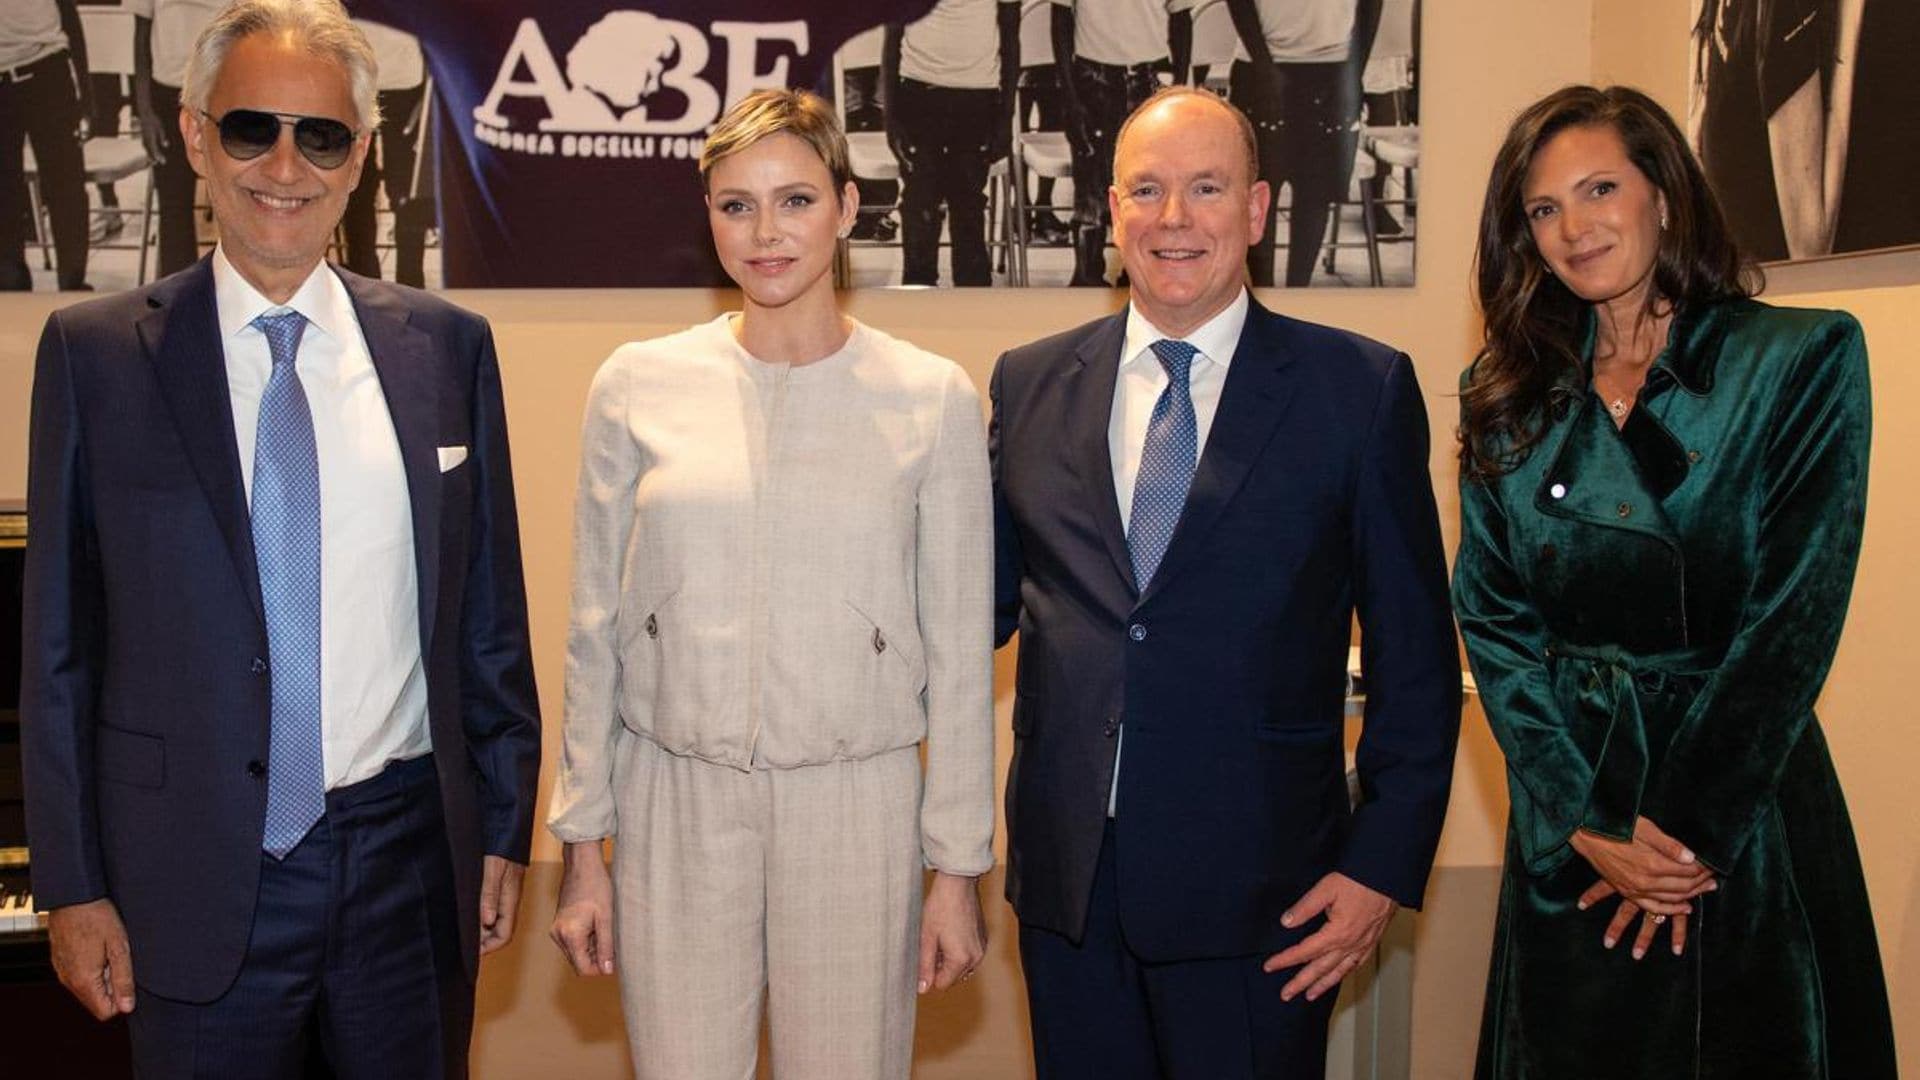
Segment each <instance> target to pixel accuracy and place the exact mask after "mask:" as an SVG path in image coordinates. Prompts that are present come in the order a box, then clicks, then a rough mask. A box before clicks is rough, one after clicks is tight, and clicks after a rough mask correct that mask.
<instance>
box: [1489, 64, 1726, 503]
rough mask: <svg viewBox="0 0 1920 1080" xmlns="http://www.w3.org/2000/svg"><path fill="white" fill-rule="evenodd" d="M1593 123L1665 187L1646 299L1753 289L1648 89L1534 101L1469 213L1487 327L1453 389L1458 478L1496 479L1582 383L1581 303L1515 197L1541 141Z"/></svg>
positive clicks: (1701, 177)
mask: <svg viewBox="0 0 1920 1080" xmlns="http://www.w3.org/2000/svg"><path fill="white" fill-rule="evenodd" d="M1600 124H1604V125H1607V126H1608V127H1611V128H1613V130H1614V131H1616V132H1618V133H1619V135H1620V138H1621V141H1623V142H1624V143H1625V144H1626V149H1627V157H1628V159H1629V160H1631V161H1632V162H1633V164H1634V165H1635V166H1636V167H1637V168H1639V170H1640V171H1641V173H1643V174H1644V175H1645V176H1646V178H1647V179H1648V180H1649V181H1651V182H1652V184H1653V186H1654V187H1655V188H1657V189H1658V190H1659V191H1660V192H1661V193H1662V194H1664V195H1665V196H1666V202H1667V228H1666V229H1665V230H1664V231H1663V232H1662V233H1661V234H1660V243H1659V248H1658V250H1657V251H1656V253H1655V256H1654V267H1653V289H1652V290H1651V291H1650V293H1649V297H1648V303H1649V304H1671V305H1672V306H1673V308H1674V310H1675V312H1676V313H1678V312H1680V311H1684V310H1686V309H1687V308H1690V307H1693V306H1695V305H1699V304H1704V303H1710V302H1712V301H1715V300H1722V299H1727V298H1730V297H1736V296H1752V295H1753V294H1754V293H1756V292H1758V291H1759V290H1760V286H1761V278H1760V275H1759V271H1758V270H1757V269H1755V268H1754V267H1753V266H1752V265H1751V264H1749V263H1747V262H1746V261H1745V260H1744V259H1743V258H1742V257H1741V255H1740V251H1739V249H1738V247H1736V246H1735V244H1734V242H1733V237H1732V235H1731V234H1730V233H1729V232H1728V231H1727V223H1726V219H1725V217H1723V216H1722V215H1721V213H1720V205H1719V203H1717V202H1715V201H1714V197H1713V191H1712V189H1710V188H1709V187H1708V186H1707V178H1706V175H1705V174H1704V173H1703V172H1701V169H1700V163H1699V162H1697V161H1695V160H1694V157H1693V154H1692V152H1691V151H1689V150H1688V149H1687V143H1686V138H1685V137H1684V136H1682V135H1681V134H1680V128H1679V127H1678V126H1677V125H1676V124H1674V122H1673V118H1672V117H1671V116H1668V115H1667V112H1666V110H1664V109H1662V108H1661V107H1660V106H1659V105H1658V104H1656V103H1655V102H1654V101H1653V99H1652V98H1649V97H1648V96H1647V95H1645V94H1643V93H1641V92H1640V91H1638V90H1635V89H1633V88H1632V87H1627V86H1611V87H1607V88H1606V89H1604V90H1603V89H1598V88H1595V87H1592V86H1568V87H1565V88H1563V89H1560V90H1556V91H1554V92H1553V93H1551V94H1548V95H1547V96H1546V97H1544V98H1541V99H1540V100H1539V101H1537V102H1534V103H1533V104H1532V105H1530V106H1528V107H1527V109H1526V110H1525V111H1524V112H1522V113H1521V114H1520V115H1519V117H1518V118H1516V119H1515V120H1514V122H1513V126H1512V127H1510V128H1509V129H1507V137H1506V141H1505V142H1504V143H1502V144H1501V147H1500V153H1499V155H1498V156H1496V157H1495V158H1494V161H1493V173H1492V175H1490V176H1489V177H1488V178H1487V194H1486V200H1485V202H1484V203H1483V204H1482V206H1481V210H1480V238H1479V248H1478V250H1477V251H1476V252H1475V255H1474V273H1475V277H1476V278H1477V283H1476V285H1477V299H1478V301H1479V304H1480V313H1481V317H1482V320H1483V322H1484V324H1485V327H1486V336H1485V340H1484V342H1483V343H1482V345H1481V348H1480V354H1479V356H1478V357H1476V358H1475V360H1474V366H1473V371H1472V373H1471V375H1470V376H1469V377H1468V380H1467V383H1466V385H1465V386H1464V387H1463V388H1462V389H1461V392H1460V431H1459V437H1460V467H1461V470H1462V472H1463V474H1465V475H1467V476H1469V477H1473V478H1476V479H1487V478H1491V477H1496V476H1499V475H1501V474H1503V473H1506V472H1508V471H1511V470H1512V469H1513V468H1515V467H1516V466H1518V465H1519V464H1520V463H1521V462H1522V461H1525V460H1526V458H1527V455H1528V454H1529V453H1531V452H1532V450H1533V447H1534V445H1535V444H1536V443H1538V442H1539V441H1540V438H1541V436H1542V435H1543V434H1544V433H1545V431H1546V426H1547V417H1548V415H1549V412H1550V411H1551V410H1552V409H1553V408H1554V407H1556V406H1557V405H1558V404H1559V402H1558V401H1557V400H1556V395H1558V396H1565V395H1566V394H1567V389H1566V388H1567V387H1568V386H1570V385H1571V386H1573V387H1576V388H1577V387H1580V386H1581V384H1582V382H1583V380H1582V379H1580V378H1578V377H1577V374H1578V373H1579V372H1580V370H1581V358H1580V347H1581V333H1582V329H1583V321H1582V320H1583V317H1584V315H1585V313H1586V310H1587V308H1588V304H1587V302H1586V301H1584V300H1582V299H1580V298H1579V297H1578V296H1576V295H1574V293H1573V291H1572V290H1570V289H1568V288H1567V286H1566V285H1565V284H1564V283H1562V282H1561V281H1560V279H1559V278H1556V277H1554V276H1553V275H1552V274H1549V273H1547V270H1546V263H1545V261H1544V260H1543V259H1542V258H1541V256H1540V252H1539V249H1538V248H1536V247H1535V246H1534V243H1533V231H1532V229H1530V228H1529V227H1528V223H1527V215H1526V210H1525V208H1524V207H1523V206H1522V205H1521V200H1522V197H1523V193H1524V187H1525V184H1526V179H1527V171H1528V169H1529V168H1530V167H1531V166H1532V164H1533V159H1534V155H1536V154H1538V153H1539V152H1540V148H1541V147H1543V146H1545V145H1546V144H1547V142H1548V141H1549V140H1550V139H1552V138H1553V137H1554V136H1555V135H1557V134H1559V133H1560V132H1561V131H1563V130H1565V129H1567V128H1570V127H1585V126H1590V125H1600ZM1576 392H1577V391H1576Z"/></svg>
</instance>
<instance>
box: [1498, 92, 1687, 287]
mask: <svg viewBox="0 0 1920 1080" xmlns="http://www.w3.org/2000/svg"><path fill="white" fill-rule="evenodd" d="M1521 200H1522V201H1521V206H1522V208H1523V209H1524V210H1525V211H1526V215H1527V227H1528V228H1529V229H1530V230H1531V231H1532V234H1533V243H1534V246H1535V247H1536V248H1537V249H1538V250H1539V252H1540V257H1541V258H1542V259H1544V260H1546V264H1547V268H1548V269H1549V270H1552V271H1553V273H1554V276H1556V277H1558V278H1559V279H1560V280H1561V281H1562V282H1563V283H1565V285H1566V286H1567V288H1569V289H1571V290H1573V293H1574V295H1576V296H1578V297H1580V298H1581V299H1582V300H1585V301H1588V302H1589V303H1594V304H1608V305H1615V306H1616V309H1617V310H1620V311H1623V312H1626V311H1638V310H1642V309H1644V307H1645V304H1646V301H1647V298H1648V293H1649V290H1651V289H1652V287H1653V267H1654V261H1655V258H1656V257H1657V256H1658V255H1659V253H1660V230H1661V225H1660V221H1661V215H1662V214H1663V213H1664V212H1665V209H1666V196H1664V195H1662V194H1661V193H1660V191H1659V189H1657V188H1655V187H1654V186H1653V182H1652V181H1650V180H1648V179H1647V176H1646V174H1645V173H1643V172H1641V171H1640V169H1639V167H1638V166H1636V165H1635V164H1634V163H1633V160H1632V159H1631V158H1629V157H1628V156H1627V146H1626V143H1625V142H1623V141H1622V140H1621V138H1620V133H1619V132H1617V131H1615V130H1614V129H1613V127H1612V126H1611V125H1608V124H1593V125H1587V126H1582V127H1570V128H1566V129H1564V130H1562V131H1560V132H1558V133H1557V134H1555V135H1554V136H1553V137H1552V138H1551V139H1548V140H1547V142H1546V144H1545V145H1544V146H1542V147H1540V149H1539V151H1538V152H1536V153H1535V154H1534V157H1533V163H1532V165H1531V166H1530V167H1529V168H1528V169H1527V176H1526V181H1525V183H1524V184H1523V185H1522V187H1521Z"/></svg>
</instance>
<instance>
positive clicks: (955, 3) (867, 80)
mask: <svg viewBox="0 0 1920 1080" xmlns="http://www.w3.org/2000/svg"><path fill="white" fill-rule="evenodd" d="M80 2H81V3H83V4H86V5H87V6H82V7H80V8H79V9H78V10H79V12H80V16H79V19H78V20H77V22H76V20H75V19H74V17H73V16H71V15H69V14H65V12H67V11H70V10H71V9H72V6H73V3H74V0H19V3H21V4H25V5H27V7H29V8H32V9H33V12H34V15H35V18H34V19H26V18H13V17H11V16H9V17H7V18H0V55H5V56H12V55H14V54H15V53H18V54H19V55H20V56H21V57H22V58H23V59H25V60H27V61H30V62H42V61H44V62H46V63H47V64H48V65H49V66H57V67H59V68H60V70H61V71H62V72H63V73H65V74H67V76H68V78H67V80H66V81H67V83H69V84H75V85H77V79H76V78H75V76H76V75H77V73H78V65H77V64H76V63H73V60H74V57H75V53H76V52H77V50H73V49H71V48H68V47H67V37H78V38H80V39H81V40H82V41H83V42H84V44H85V45H86V49H85V52H86V53H87V54H88V57H89V59H90V61H91V64H90V68H91V70H90V72H89V85H90V86H92V87H93V88H94V89H93V92H92V94H91V98H90V100H91V103H92V105H93V109H92V112H93V114H94V115H93V116H91V117H90V118H89V119H90V121H91V122H90V124H87V125H80V124H78V116H77V112H76V110H77V108H78V106H79V104H80V102H81V101H82V100H83V99H86V98H87V95H83V94H80V93H79V92H78V90H77V89H76V90H75V91H74V92H73V93H72V94H71V95H70V97H71V100H70V101H69V100H67V99H65V98H63V99H62V101H61V102H57V103H54V104H51V105H39V104H33V103H26V99H25V98H24V97H22V96H20V95H17V94H16V95H12V96H0V112H9V111H10V114H9V115H0V135H3V136H4V138H5V139H6V140H9V141H10V142H11V143H12V144H13V145H15V146H18V145H20V144H21V143H22V142H23V140H24V136H23V134H22V133H23V132H26V131H28V130H31V132H32V133H33V138H35V139H38V140H40V142H37V143H36V144H35V149H36V150H40V149H41V148H42V146H46V147H57V148H58V149H59V150H61V151H71V150H72V149H73V148H74V147H73V144H72V140H73V138H74V132H75V129H76V127H84V128H85V129H86V130H83V131H81V132H80V133H79V134H80V136H81V138H82V139H84V140H87V141H86V145H85V147H84V149H85V154H86V158H87V161H88V162H89V167H91V165H92V163H93V162H94V161H95V160H96V159H98V158H99V157H101V156H102V153H103V152H105V151H109V150H110V151H112V152H113V153H115V154H118V155H120V159H121V160H123V161H125V163H126V165H125V167H124V168H123V169H122V170H120V171H119V172H118V173H117V174H116V175H115V176H113V177H112V178H110V179H109V180H107V181H106V182H103V183H97V184H83V183H82V182H81V180H80V178H79V177H78V176H77V175H76V174H75V172H74V170H73V169H72V168H71V167H70V166H71V163H72V161H73V160H75V155H73V154H72V153H46V152H44V151H42V152H41V153H40V155H39V156H40V158H42V159H44V160H45V162H46V164H45V165H44V166H35V165H34V164H33V160H34V159H32V158H29V159H28V161H27V164H26V165H25V166H24V172H23V178H24V181H25V183H24V184H17V185H10V184H9V183H8V182H7V179H6V177H3V176H0V194H13V193H17V192H24V194H25V196H26V199H25V200H24V201H25V203H26V205H24V206H22V208H21V212H20V213H18V214H14V215H12V216H11V217H10V218H9V220H10V221H11V222H14V223H20V224H22V226H23V229H22V235H21V236H20V237H19V239H18V240H17V241H16V240H15V238H14V237H13V235H12V234H10V233H9V232H7V231H6V230H4V229H0V285H3V286H10V287H16V288H21V287H40V288H52V287H55V286H56V285H59V284H66V285H72V284H76V283H78V282H79V281H81V280H85V281H86V282H87V283H89V284H90V285H92V286H93V287H97V288H115V287H124V286H127V285H131V284H135V283H138V282H142V281H146V280H151V279H152V278H154V277H158V276H161V275H164V274H167V273H171V272H174V271H176V270H178V269H181V268H183V267H185V266H186V265H188V264H190V263H192V262H193V261H194V260H195V259H197V258H199V257H201V256H202V255H204V254H205V252H206V251H207V250H209V249H210V248H211V247H212V245H213V244H214V243H216V242H217V240H218V237H217V236H215V235H214V234H213V226H212V223H211V221H210V220H208V219H207V216H206V215H205V214H204V213H202V212H199V211H197V210H196V203H199V202H203V201H204V200H203V199H201V198H199V197H197V196H196V190H195V179H196V178H195V177H194V175H193V172H192V169H191V167H190V166H189V165H188V163H187V161H186V157H185V155H184V154H182V153H181V152H180V151H179V147H178V146H177V145H176V144H177V142H178V140H179V135H178V130H177V125H176V123H175V118H176V117H177V114H178V111H179V108H180V83H181V82H182V76H183V75H184V72H185V68H186V62H187V57H188V55H189V53H190V51H191V49H192V44H193V41H194V38H195V37H196V36H197V34H198V33H199V31H200V29H201V28H202V27H204V26H205V25H206V24H207V22H208V21H209V20H211V18H212V17H213V15H214V13H216V12H217V11H218V10H219V9H220V8H221V7H222V6H223V0H80ZM346 2H347V6H348V8H349V10H350V11H351V12H352V13H353V14H354V16H355V17H356V20H357V21H359V22H361V24H362V26H363V28H365V29H366V30H367V32H368V35H369V38H370V39H371V41H372V43H373V45H374V47H375V51H376V54H377V56H378V59H379V63H380V82H379V89H380V99H381V107H382V113H383V121H382V124H381V127H380V130H379V131H378V132H376V133H375V136H374V152H373V153H372V155H371V156H370V159H369V161H370V165H371V167H370V168H369V169H368V170H367V173H366V175H365V176H364V177H363V179H362V183H361V184H360V188H359V190H358V191H357V192H356V193H355V198H354V200H353V202H352V204H351V206H350V207H349V211H348V214H347V219H346V221H345V222H344V223H343V226H342V229H341V231H340V235H339V242H338V244H337V247H336V250H335V252H334V257H335V258H337V259H338V260H339V261H340V262H342V263H343V264H344V265H347V266H349V267H351V268H352V269H355V270H356V271H359V272H361V273H371V274H379V275H381V276H388V277H394V278H397V279H398V280H401V281H403V282H407V283H409V284H419V285H424V286H427V287H430V288H438V287H448V288H511V287H620V286H695V287H698V286H724V285H726V284H728V282H727V280H726V278H725V276H724V275H723V273H722V272H721V270H720V267H719V264H718V261H717V260H716V259H715V257H714V254H713V247H712V242H711V239H710V236H709V233H708V226H707V218H706V212H705V209H704V207H703V205H702V201H701V189H700V182H699V173H698V167H697V165H698V159H699V156H700V152H701V149H702V148H703V146H704V145H705V138H706V134H707V132H708V131H709V130H710V129H711V127H712V125H713V123H714V122H715V121H716V120H717V119H718V118H719V116H720V115H721V113H722V112H723V111H724V110H725V109H726V108H727V107H728V106H730V105H732V104H733V103H734V102H736V101H738V100H740V99H741V98H742V97H745V96H746V95H747V94H749V93H751V92H752V91H754V90H757V89H761V88H765V87H778V86H794V87H805V88H809V89H813V90H815V91H817V92H819V93H820V94H821V95H822V96H824V97H827V98H828V99H829V100H831V101H832V102H833V103H834V105H835V107H836V109H837V110H838V111H839V113H840V115H841V116H842V118H843V119H844V122H845V125H846V127H847V129H848V132H849V135H850V140H851V144H852V151H853V154H852V157H853V168H854V173H855V177H856V182H857V184H858V187H859V190H860V195H861V201H862V205H863V208H864V209H863V211H862V213H861V214H860V216H859V218H858V220H857V224H856V227H855V229H854V233H853V236H852V237H851V238H850V239H849V241H848V244H847V250H846V257H845V258H844V260H843V261H842V269H843V273H842V277H843V279H844V280H845V281H846V282H847V283H848V284H851V285H855V286H900V285H906V286H930V285H941V286H953V285H964V286H981V285H994V286H1020V285H1033V286H1064V285H1084V286H1096V287H1111V286H1113V285H1115V284H1117V283H1118V281H1117V279H1118V277H1119V261H1118V258H1117V253H1116V252H1115V251H1114V250H1113V248H1112V237H1111V235H1110V221H1109V220H1108V213H1107V188H1108V185H1109V184H1110V183H1111V179H1112V178H1111V171H1112V155H1113V147H1114V139H1115V136H1116V135H1117V130H1118V127H1119V124H1120V121H1121V120H1122V119H1123V118H1124V117H1125V115H1126V114H1127V112H1128V111H1129V110H1130V109H1131V108H1132V107H1133V106H1134V105H1136V104H1138V103H1139V102H1140V101H1141V100H1143V99H1144V98H1145V97H1146V96H1147V95H1149V94H1151V93H1152V92H1153V91H1154V90H1155V89H1157V88H1159V87H1161V86H1166V85H1171V84H1173V83H1176V82H1187V83H1191V84H1193V85H1197V86H1202V87H1205V88H1207V89H1209V90H1212V91H1214V92H1217V93H1219V94H1221V95H1222V96H1225V97H1227V98H1229V99H1231V100H1232V101H1234V102H1235V103H1236V104H1238V105H1239V106H1240V107H1241V108H1242V109H1244V110H1245V111H1246V112H1247V113H1248V114H1249V115H1250V116H1251V117H1252V119H1253V121H1254V125H1255V130H1256V135H1257V141H1258V151H1259V153H1258V156H1259V159H1260V167H1261V171H1262V174H1263V176H1265V178H1266V179H1268V181H1269V182H1270V183H1271V184H1272V185H1273V187H1274V190H1275V196H1274V203H1275V214H1274V218H1273V221H1272V223H1271V227H1270V228H1269V229H1268V231H1267V234H1266V236H1265V238H1264V239H1263V241H1262V243H1261V245H1260V246H1259V247H1257V248H1256V249H1255V250H1254V252H1253V254H1252V257H1251V258H1250V260H1249V265H1250V273H1251V277H1252V280H1253V281H1254V283H1255V284H1257V285H1280V284H1287V285H1299V286H1304V285H1312V286H1341V285H1360V286H1368V285H1373V286H1379V285H1387V286H1394V285H1411V284H1412V283H1413V277H1414V248H1415V245H1414V235H1415V231H1416V221H1417V194H1418V170H1419V148H1420V138H1419V110H1418V103H1417V94H1416V80H1417V73H1418V70H1419V50H1418V33H1417V29H1418V5H1419V0H871V2H867V3H847V2H845V0H484V2H483V0H346ZM15 6H16V4H15V2H14V0H8V4H7V6H6V10H8V11H9V12H11V11H13V10H14V8H15ZM41 8H44V9H45V10H44V11H41V10H40V9H41ZM42 24H44V25H42ZM10 37H23V40H22V41H20V42H12V41H10V40H9V38H10ZM27 37H30V40H25V39H24V38H27ZM8 50H11V51H8ZM36 58H37V59H36ZM57 82H59V80H53V79H49V80H47V81H46V82H45V83H43V84H42V85H43V86H46V85H53V84H55V83H57ZM17 102H18V103H24V104H16V103H17ZM56 108H57V109H58V110H59V115H58V116H42V115H40V110H51V109H56ZM29 120H31V121H32V123H31V124H29V123H28V122H27V121H29ZM43 128H44V129H45V130H44V131H43V130H41V129H43ZM0 149H4V148H0ZM11 160H14V159H12V158H10V157H9V156H8V155H6V154H4V153H0V168H4V167H6V166H7V165H8V164H9V162H10V161H11ZM89 179H93V178H91V177H90V178H89ZM9 205H11V204H9Z"/></svg>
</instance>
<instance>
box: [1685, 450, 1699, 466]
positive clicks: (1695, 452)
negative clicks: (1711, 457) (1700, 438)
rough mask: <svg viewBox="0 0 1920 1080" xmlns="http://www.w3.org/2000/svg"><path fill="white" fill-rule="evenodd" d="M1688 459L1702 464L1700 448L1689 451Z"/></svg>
mask: <svg viewBox="0 0 1920 1080" xmlns="http://www.w3.org/2000/svg"><path fill="white" fill-rule="evenodd" d="M1687 460H1688V461H1689V462H1691V463H1692V464H1695V465H1698V464H1700V451H1698V450H1689V451H1687Z"/></svg>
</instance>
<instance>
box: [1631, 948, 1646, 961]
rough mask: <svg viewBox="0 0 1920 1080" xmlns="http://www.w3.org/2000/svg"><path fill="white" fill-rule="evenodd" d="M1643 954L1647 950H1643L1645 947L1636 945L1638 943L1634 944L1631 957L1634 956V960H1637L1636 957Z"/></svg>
mask: <svg viewBox="0 0 1920 1080" xmlns="http://www.w3.org/2000/svg"><path fill="white" fill-rule="evenodd" d="M1645 955H1647V950H1645V949H1643V948H1641V947H1640V946H1638V945H1635V946H1634V947H1633V958H1634V959H1635V960H1638V959H1640V958H1641V957H1643V956H1645Z"/></svg>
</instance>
